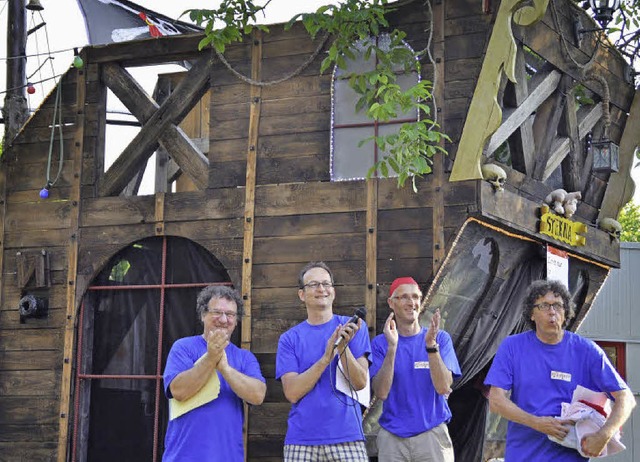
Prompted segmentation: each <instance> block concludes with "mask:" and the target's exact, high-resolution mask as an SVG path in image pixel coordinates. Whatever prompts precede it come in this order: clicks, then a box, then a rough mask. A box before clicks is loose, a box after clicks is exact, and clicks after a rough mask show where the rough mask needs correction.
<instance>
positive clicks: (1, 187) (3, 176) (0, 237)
mask: <svg viewBox="0 0 640 462" xmlns="http://www.w3.org/2000/svg"><path fill="white" fill-rule="evenodd" d="M8 168H9V165H8V163H7V153H5V154H4V157H3V158H2V159H0V272H1V273H0V274H5V271H4V248H5V245H4V243H5V240H6V238H5V235H4V220H5V215H6V213H7V169H8ZM4 282H5V278H4V277H0V306H4V295H3V294H4V290H3V289H4ZM0 327H2V325H0Z"/></svg>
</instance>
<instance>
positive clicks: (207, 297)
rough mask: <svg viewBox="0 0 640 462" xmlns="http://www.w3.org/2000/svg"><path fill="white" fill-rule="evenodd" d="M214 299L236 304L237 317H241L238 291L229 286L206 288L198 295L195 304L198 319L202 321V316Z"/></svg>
mask: <svg viewBox="0 0 640 462" xmlns="http://www.w3.org/2000/svg"><path fill="white" fill-rule="evenodd" d="M214 298H224V299H226V300H229V301H230V302H236V306H237V308H238V316H242V308H243V303H242V297H241V296H240V294H239V293H238V291H237V290H236V289H234V288H232V287H229V286H223V285H212V286H207V287H205V288H204V289H202V290H201V291H200V293H199V294H198V301H197V303H196V311H197V313H198V318H199V319H202V315H203V314H204V313H205V312H206V311H207V308H208V307H209V302H210V301H211V300H212V299H214Z"/></svg>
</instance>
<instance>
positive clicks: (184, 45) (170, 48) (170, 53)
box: [82, 34, 204, 66]
mask: <svg viewBox="0 0 640 462" xmlns="http://www.w3.org/2000/svg"><path fill="white" fill-rule="evenodd" d="M203 37H204V35H203V34H186V35H171V36H167V37H159V38H150V39H143V40H132V41H127V42H120V43H110V44H108V45H96V46H90V47H85V48H83V50H82V51H83V52H84V53H86V56H87V59H86V62H87V63H107V62H118V63H120V64H121V65H123V66H130V65H138V66H139V65H141V64H147V65H148V64H154V63H156V64H161V63H162V64H166V63H167V62H171V61H185V60H191V59H197V58H198V56H201V55H202V52H198V42H200V40H202V38H203Z"/></svg>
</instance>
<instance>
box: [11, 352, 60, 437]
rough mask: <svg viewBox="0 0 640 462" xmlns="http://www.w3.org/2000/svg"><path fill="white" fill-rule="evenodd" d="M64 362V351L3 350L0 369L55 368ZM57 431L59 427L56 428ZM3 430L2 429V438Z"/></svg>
mask: <svg viewBox="0 0 640 462" xmlns="http://www.w3.org/2000/svg"><path fill="white" fill-rule="evenodd" d="M61 362H62V351H55V350H38V351H2V352H0V371H23V370H32V371H33V370H54V369H55V368H57V367H58V368H59V367H60V364H61ZM56 431H57V428H56ZM1 438H2V432H1V431H0V439H1Z"/></svg>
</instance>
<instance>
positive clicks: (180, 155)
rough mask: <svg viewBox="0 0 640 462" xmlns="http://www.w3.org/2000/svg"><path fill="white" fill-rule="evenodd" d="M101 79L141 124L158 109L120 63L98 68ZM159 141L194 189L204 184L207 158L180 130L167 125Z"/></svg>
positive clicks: (205, 184)
mask: <svg viewBox="0 0 640 462" xmlns="http://www.w3.org/2000/svg"><path fill="white" fill-rule="evenodd" d="M102 78H103V80H104V82H105V83H106V84H107V86H108V87H109V89H111V91H113V93H114V94H115V95H116V96H117V97H118V99H120V101H122V103H123V104H124V105H125V106H126V107H127V108H128V109H129V110H130V111H131V113H132V114H133V115H134V116H135V117H136V118H137V119H138V120H139V121H140V122H141V123H142V124H143V125H144V124H146V123H147V122H149V120H150V119H151V118H152V117H153V115H154V114H155V112H156V111H157V110H158V109H159V106H158V104H157V103H156V102H155V101H154V100H153V99H152V98H151V97H150V96H149V95H147V93H146V92H145V91H144V89H143V88H142V87H141V86H140V85H139V84H138V82H136V80H135V79H134V78H133V77H132V76H131V74H129V73H128V72H127V70H126V69H124V68H122V67H121V66H119V65H117V64H106V65H105V66H104V67H103V70H102ZM160 144H161V145H162V146H163V147H164V149H165V150H166V152H167V153H168V155H170V156H171V157H172V158H173V159H174V160H175V161H176V163H177V164H178V165H179V166H180V168H182V170H183V171H184V172H185V173H186V174H187V175H188V176H189V177H190V178H192V179H193V182H194V183H195V184H196V185H197V186H198V188H200V189H205V188H206V187H207V182H208V179H209V160H208V159H207V158H206V156H205V155H204V154H203V153H202V152H200V150H199V149H198V147H197V146H196V145H195V144H194V143H193V142H192V141H191V139H189V137H188V136H187V135H186V134H185V133H184V132H183V131H182V129H180V128H179V127H176V126H175V125H173V124H169V125H168V126H167V128H166V131H164V132H163V133H162V134H161V136H160Z"/></svg>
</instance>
